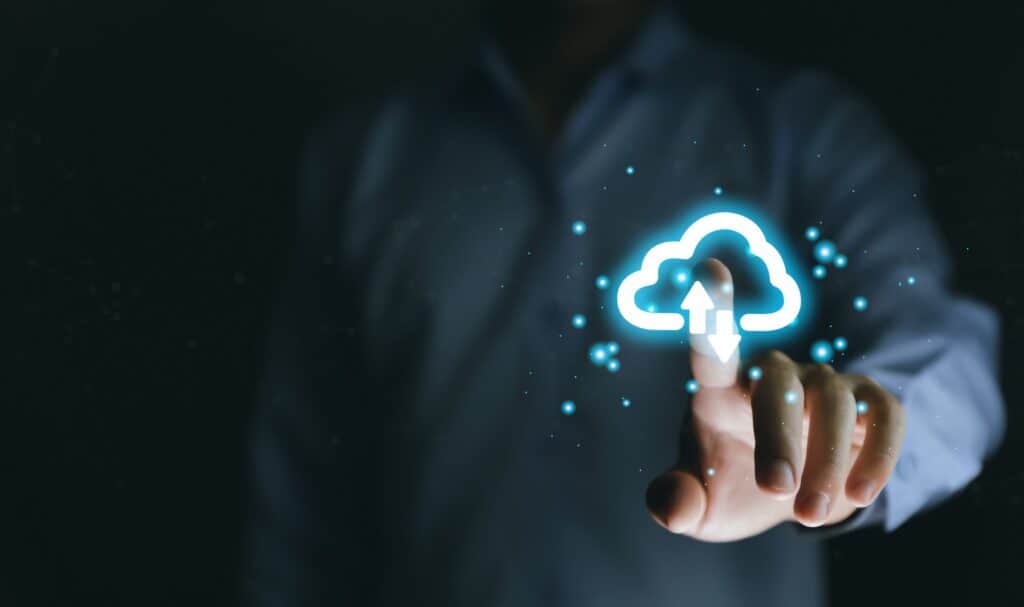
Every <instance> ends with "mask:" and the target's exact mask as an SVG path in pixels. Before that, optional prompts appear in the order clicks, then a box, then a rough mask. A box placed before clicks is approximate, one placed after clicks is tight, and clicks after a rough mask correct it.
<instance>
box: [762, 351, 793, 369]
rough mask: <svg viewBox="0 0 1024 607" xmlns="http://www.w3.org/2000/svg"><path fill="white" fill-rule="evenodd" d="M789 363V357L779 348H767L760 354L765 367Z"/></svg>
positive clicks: (785, 365) (782, 365)
mask: <svg viewBox="0 0 1024 607" xmlns="http://www.w3.org/2000/svg"><path fill="white" fill-rule="evenodd" d="M790 363H791V361H790V359H789V357H788V356H786V355H785V354H784V353H782V352H781V351H779V350H769V351H767V352H765V353H764V354H763V355H762V356H761V364H762V366H766V367H787V366H789V365H790Z"/></svg>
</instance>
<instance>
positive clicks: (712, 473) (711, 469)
mask: <svg viewBox="0 0 1024 607" xmlns="http://www.w3.org/2000/svg"><path fill="white" fill-rule="evenodd" d="M714 475H715V469H714V468H708V476H714Z"/></svg>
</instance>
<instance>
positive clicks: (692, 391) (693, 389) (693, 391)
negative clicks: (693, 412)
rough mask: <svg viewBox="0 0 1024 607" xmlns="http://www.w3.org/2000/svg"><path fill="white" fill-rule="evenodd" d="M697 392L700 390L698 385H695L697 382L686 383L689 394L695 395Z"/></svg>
mask: <svg viewBox="0 0 1024 607" xmlns="http://www.w3.org/2000/svg"><path fill="white" fill-rule="evenodd" d="M697 390H700V384H698V383H697V380H695V379H691V380H689V381H688V382H686V391H687V392H689V393H690V394H696V393H697Z"/></svg>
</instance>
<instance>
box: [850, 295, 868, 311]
mask: <svg viewBox="0 0 1024 607" xmlns="http://www.w3.org/2000/svg"><path fill="white" fill-rule="evenodd" d="M853 309H854V310H857V311H858V312H863V311H864V310H867V309H868V298H867V297H864V296H863V295H858V296H857V297H854V298H853Z"/></svg>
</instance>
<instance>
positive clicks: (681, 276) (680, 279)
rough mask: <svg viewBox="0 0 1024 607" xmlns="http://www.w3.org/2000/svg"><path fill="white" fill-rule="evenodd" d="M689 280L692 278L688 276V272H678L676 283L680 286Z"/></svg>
mask: <svg viewBox="0 0 1024 607" xmlns="http://www.w3.org/2000/svg"><path fill="white" fill-rule="evenodd" d="M689 279H690V277H689V276H687V275H686V272H676V282H677V283H679V284H686V281H687V280H689Z"/></svg>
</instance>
